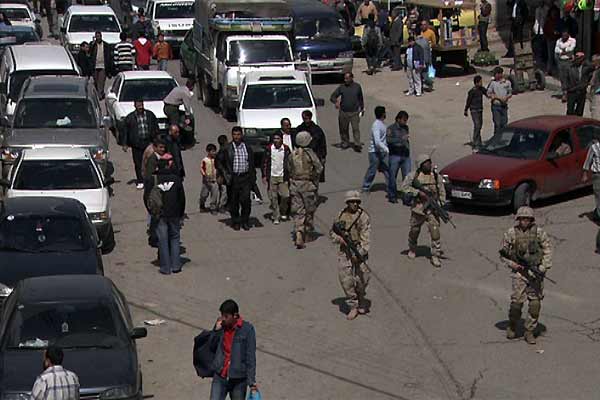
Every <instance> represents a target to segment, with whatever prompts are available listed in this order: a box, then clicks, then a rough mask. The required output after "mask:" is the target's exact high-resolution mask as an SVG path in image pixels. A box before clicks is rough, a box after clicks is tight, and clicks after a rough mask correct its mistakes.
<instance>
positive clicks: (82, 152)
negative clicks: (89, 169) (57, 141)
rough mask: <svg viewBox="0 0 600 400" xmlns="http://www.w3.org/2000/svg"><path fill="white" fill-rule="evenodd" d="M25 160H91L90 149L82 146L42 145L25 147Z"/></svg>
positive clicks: (23, 157)
mask: <svg viewBox="0 0 600 400" xmlns="http://www.w3.org/2000/svg"><path fill="white" fill-rule="evenodd" d="M21 157H22V159H23V160H90V152H89V150H88V149H84V148H81V147H40V148H33V149H25V150H23V153H22V155H21Z"/></svg>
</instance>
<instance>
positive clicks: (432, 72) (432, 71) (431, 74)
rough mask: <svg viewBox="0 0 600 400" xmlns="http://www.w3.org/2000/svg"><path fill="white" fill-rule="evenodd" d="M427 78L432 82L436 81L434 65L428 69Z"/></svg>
mask: <svg viewBox="0 0 600 400" xmlns="http://www.w3.org/2000/svg"><path fill="white" fill-rule="evenodd" d="M427 77H428V78H429V79H431V80H434V79H435V67H434V66H433V65H430V66H429V68H427Z"/></svg>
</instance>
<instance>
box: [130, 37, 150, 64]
mask: <svg viewBox="0 0 600 400" xmlns="http://www.w3.org/2000/svg"><path fill="white" fill-rule="evenodd" d="M133 47H135V63H136V64H137V65H149V64H150V60H151V59H152V42H150V41H149V40H148V39H146V43H145V44H142V42H140V39H136V40H135V41H134V42H133Z"/></svg>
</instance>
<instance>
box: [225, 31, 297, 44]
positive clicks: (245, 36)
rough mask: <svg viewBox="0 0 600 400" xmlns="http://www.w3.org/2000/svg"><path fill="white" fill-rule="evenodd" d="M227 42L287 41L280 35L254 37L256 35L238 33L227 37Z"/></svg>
mask: <svg viewBox="0 0 600 400" xmlns="http://www.w3.org/2000/svg"><path fill="white" fill-rule="evenodd" d="M226 40H227V42H231V41H234V40H289V39H288V37H287V36H285V34H283V33H281V34H280V35H276V34H273V35H271V34H269V35H256V34H251V35H248V34H244V33H240V34H239V35H231V36H227V38H226Z"/></svg>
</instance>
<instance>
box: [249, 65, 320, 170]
mask: <svg viewBox="0 0 600 400" xmlns="http://www.w3.org/2000/svg"><path fill="white" fill-rule="evenodd" d="M241 93H242V96H241V101H240V105H239V107H238V123H239V125H240V126H241V127H242V129H243V130H244V140H245V141H246V143H248V144H249V145H250V147H251V148H252V150H253V151H254V154H255V155H256V156H255V159H256V160H257V161H260V159H262V154H263V153H264V149H265V146H266V144H267V143H269V141H270V140H271V134H272V133H273V132H276V131H278V130H279V129H280V122H281V119H282V118H284V117H285V118H289V119H290V121H291V123H292V126H298V125H300V124H301V123H302V111H304V110H310V111H312V113H313V121H314V122H315V123H318V116H317V106H322V105H323V104H324V103H325V101H324V100H323V99H315V97H314V95H313V93H312V90H311V88H310V85H309V84H308V80H307V79H306V74H305V73H304V72H300V71H265V72H248V73H247V74H246V77H245V78H244V82H243V86H242V90H241Z"/></svg>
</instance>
